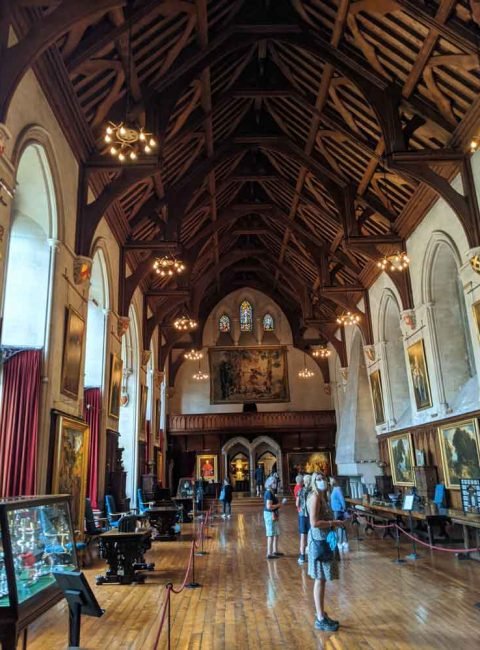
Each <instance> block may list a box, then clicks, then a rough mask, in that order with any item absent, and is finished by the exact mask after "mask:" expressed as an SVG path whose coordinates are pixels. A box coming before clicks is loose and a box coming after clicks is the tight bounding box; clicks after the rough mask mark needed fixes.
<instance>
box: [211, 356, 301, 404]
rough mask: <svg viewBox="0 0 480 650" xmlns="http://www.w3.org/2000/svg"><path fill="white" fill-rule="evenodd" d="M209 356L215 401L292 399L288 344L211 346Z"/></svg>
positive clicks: (235, 402) (212, 396) (235, 401)
mask: <svg viewBox="0 0 480 650" xmlns="http://www.w3.org/2000/svg"><path fill="white" fill-rule="evenodd" d="M209 359H210V401H211V403H212V404H243V403H244V402H288V401H290V395H289V390H288V370H287V355H286V349H285V348H282V347H259V348H242V347H240V348H234V349H233V348H211V349H210V350H209Z"/></svg>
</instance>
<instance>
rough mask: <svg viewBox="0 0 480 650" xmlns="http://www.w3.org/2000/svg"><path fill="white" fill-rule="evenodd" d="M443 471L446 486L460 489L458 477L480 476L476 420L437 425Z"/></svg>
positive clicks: (479, 441)
mask: <svg viewBox="0 0 480 650" xmlns="http://www.w3.org/2000/svg"><path fill="white" fill-rule="evenodd" d="M438 436H439V442H440V451H441V454H442V465H443V473H444V476H445V485H446V487H447V488H450V489H451V488H453V489H460V479H462V478H463V479H474V478H480V453H479V447H480V440H479V435H478V424H477V421H476V420H464V421H463V422H456V423H455V424H449V425H446V426H443V427H439V429H438Z"/></svg>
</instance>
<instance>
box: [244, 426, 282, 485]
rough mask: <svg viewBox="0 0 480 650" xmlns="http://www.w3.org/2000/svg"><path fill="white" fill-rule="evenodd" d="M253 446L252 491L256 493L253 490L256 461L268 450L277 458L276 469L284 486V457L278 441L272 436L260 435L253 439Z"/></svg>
mask: <svg viewBox="0 0 480 650" xmlns="http://www.w3.org/2000/svg"><path fill="white" fill-rule="evenodd" d="M251 448H252V457H253V461H254V462H253V466H252V468H251V477H250V486H251V488H252V489H251V492H252V494H254V491H253V485H254V481H253V476H254V468H255V467H256V463H257V460H258V458H259V457H260V456H261V455H262V454H264V453H265V452H266V451H270V452H271V453H272V454H273V455H274V456H275V457H276V459H277V467H276V471H277V474H278V478H279V480H280V486H281V487H282V488H283V487H284V482H283V457H282V449H281V447H280V445H279V444H278V442H276V441H275V440H273V439H272V438H269V437H268V436H259V437H258V438H255V440H253V441H252V444H251Z"/></svg>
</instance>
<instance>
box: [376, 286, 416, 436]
mask: <svg viewBox="0 0 480 650" xmlns="http://www.w3.org/2000/svg"><path fill="white" fill-rule="evenodd" d="M378 312H379V325H378V333H379V337H380V345H383V346H384V354H382V353H381V357H383V368H384V373H383V375H384V376H383V395H384V402H385V404H386V407H387V417H389V419H390V423H391V424H393V425H400V426H402V425H403V424H405V426H407V425H408V423H409V422H410V419H411V402H410V395H409V391H408V376H407V366H406V363H405V350H404V345H403V335H402V330H401V328H400V318H401V317H400V305H399V303H398V300H397V297H396V295H395V294H394V292H393V291H392V290H391V289H385V290H384V292H383V293H382V296H381V299H380V306H379V310H378ZM385 397H386V399H385Z"/></svg>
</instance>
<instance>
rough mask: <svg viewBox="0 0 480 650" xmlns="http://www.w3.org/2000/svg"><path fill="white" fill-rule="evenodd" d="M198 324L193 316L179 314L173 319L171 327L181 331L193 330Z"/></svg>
mask: <svg viewBox="0 0 480 650" xmlns="http://www.w3.org/2000/svg"><path fill="white" fill-rule="evenodd" d="M197 326H198V323H197V321H196V320H194V319H193V318H189V317H188V316H185V315H184V316H180V318H176V319H175V320H174V321H173V327H174V328H175V329H177V330H180V331H181V332H188V330H194V329H195V328H196V327H197Z"/></svg>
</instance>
